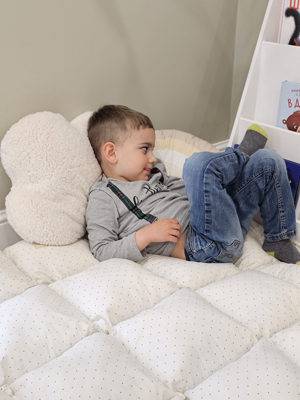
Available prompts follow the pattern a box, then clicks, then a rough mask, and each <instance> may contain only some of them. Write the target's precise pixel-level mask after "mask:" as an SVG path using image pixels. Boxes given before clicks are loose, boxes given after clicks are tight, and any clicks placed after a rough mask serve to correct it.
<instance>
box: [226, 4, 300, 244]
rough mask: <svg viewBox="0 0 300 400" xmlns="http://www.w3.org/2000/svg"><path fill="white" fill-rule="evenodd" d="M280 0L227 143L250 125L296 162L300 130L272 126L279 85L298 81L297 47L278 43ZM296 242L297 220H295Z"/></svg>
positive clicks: (270, 14)
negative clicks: (255, 125)
mask: <svg viewBox="0 0 300 400" xmlns="http://www.w3.org/2000/svg"><path fill="white" fill-rule="evenodd" d="M281 11H282V0H270V1H269V3H268V7H267V10H266V14H265V18H264V21H263V24H262V28H261V32H260V35H259V38H258V41H257V45H256V48H255V52H254V55H253V59H252V62H251V66H250V69H249V73H248V77H247V80H246V83H245V87H244V91H243V94H242V98H241V101H240V105H239V109H238V112H237V115H236V119H235V122H234V125H233V129H232V132H231V136H230V140H229V146H233V145H234V144H236V143H240V141H241V140H242V138H243V136H244V134H245V132H246V130H247V128H248V127H249V126H250V125H252V124H258V125H260V126H262V127H263V128H264V129H265V130H266V132H267V133H268V136H269V140H268V143H267V147H268V148H270V149H274V150H276V151H277V152H278V153H279V154H280V155H281V156H282V157H283V158H285V159H287V160H290V161H293V162H296V163H299V164H300V133H297V132H292V131H288V130H285V129H281V128H278V127H277V126H276V120H277V113H278V104H279V97H280V90H281V84H282V82H283V81H285V80H288V81H292V82H300V69H299V65H300V47H297V46H289V45H285V44H280V43H278V35H279V29H280V19H281ZM297 231H298V233H297V236H296V237H295V241H296V242H297V243H299V244H300V220H297Z"/></svg>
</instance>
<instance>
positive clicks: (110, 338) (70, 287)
mask: <svg viewBox="0 0 300 400" xmlns="http://www.w3.org/2000/svg"><path fill="white" fill-rule="evenodd" d="M262 240H263V234H262V231H261V227H260V226H259V225H257V224H255V223H253V225H252V227H251V230H250V232H249V234H248V236H247V239H246V244H245V250H244V253H243V255H242V257H241V258H240V259H239V260H238V262H237V263H236V264H235V265H234V264H201V263H198V264H197V263H193V262H187V261H183V260H177V259H172V258H167V257H161V256H150V257H148V258H147V259H146V260H144V261H143V262H142V263H140V264H136V263H133V262H131V261H126V260H120V259H112V260H109V261H105V262H102V263H98V262H97V260H96V259H95V258H94V257H93V256H92V255H91V253H90V251H89V248H88V244H87V242H86V241H84V240H80V241H79V242H77V243H75V244H73V245H70V246H63V247H41V248H37V247H36V246H34V245H32V244H28V243H26V242H24V241H22V242H19V243H17V244H15V245H13V246H11V247H9V248H7V249H6V250H5V251H4V252H3V253H2V252H0V273H1V275H0V301H1V303H0V324H1V329H0V360H1V364H0V381H1V383H0V385H1V390H0V400H3V399H5V400H10V399H14V400H25V399H30V400H35V399H40V400H47V399H53V400H60V399H62V400H67V399H72V400H76V399H83V400H86V399H92V400H96V399H101V400H110V399H111V400H119V399H120V400H138V399H141V400H147V399H149V400H150V399H151V400H160V399H164V400H167V399H168V400H181V399H182V400H183V399H189V400H200V399H205V400H210V399H220V400H224V399H231V400H232V399H239V400H244V399H263V400H266V399H272V400H276V399H280V400H282V399H284V400H287V399H292V400H296V399H299V398H300V266H297V265H287V264H284V263H281V262H278V261H277V260H275V259H274V258H272V257H270V256H268V255H267V254H266V253H264V252H263V251H262V250H261V242H262Z"/></svg>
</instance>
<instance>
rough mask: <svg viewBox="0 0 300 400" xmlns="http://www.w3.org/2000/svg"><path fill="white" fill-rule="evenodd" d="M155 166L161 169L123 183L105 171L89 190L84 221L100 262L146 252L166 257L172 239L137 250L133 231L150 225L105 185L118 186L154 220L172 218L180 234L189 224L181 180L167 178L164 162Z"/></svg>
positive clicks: (133, 257) (136, 257) (136, 256)
mask: <svg viewBox="0 0 300 400" xmlns="http://www.w3.org/2000/svg"><path fill="white" fill-rule="evenodd" d="M154 167H156V168H158V169H159V170H160V172H157V173H153V174H151V175H150V176H149V180H148V181H136V182H123V181H119V180H116V179H111V178H106V176H105V175H104V174H102V175H101V176H100V178H99V179H98V180H97V181H96V182H95V183H94V185H93V186H92V188H91V190H90V194H89V199H88V205H87V211H86V223H87V231H88V238H89V243H90V248H91V251H92V253H93V255H94V256H95V257H96V258H97V260H99V261H104V260H107V259H110V258H126V259H129V260H132V261H140V260H142V259H143V258H144V257H145V256H146V255H147V254H160V255H166V256H169V255H170V254H171V253H172V251H173V249H174V247H175V245H176V244H175V243H173V242H160V243H156V242H153V243H150V244H149V245H148V246H147V247H146V248H145V249H144V250H142V251H141V252H140V251H139V249H138V247H137V244H136V240H135V232H137V231H138V230H140V229H141V228H143V227H145V226H147V225H149V223H150V222H147V220H145V219H139V218H138V217H137V216H136V214H134V213H133V212H132V211H130V210H129V209H128V208H127V207H126V205H125V204H124V201H122V199H121V197H123V196H122V195H119V196H118V195H117V194H115V193H114V192H113V191H112V190H111V188H110V187H108V186H107V185H108V184H109V182H110V186H111V184H112V185H113V186H114V187H116V188H117V189H119V190H120V191H121V192H122V193H123V194H125V195H126V196H127V198H128V199H129V200H130V201H131V203H133V204H134V205H136V206H137V207H138V208H139V209H140V210H141V211H142V213H144V214H151V216H153V217H154V218H155V220H161V219H167V218H174V219H177V220H178V222H179V224H180V229H181V234H182V233H183V232H184V231H185V229H186V228H187V226H188V223H189V202H188V199H187V197H186V194H185V186H184V181H183V179H181V178H177V177H169V176H168V175H167V173H166V169H165V166H164V164H163V163H162V162H161V161H160V160H158V161H157V162H156V163H155V165H154Z"/></svg>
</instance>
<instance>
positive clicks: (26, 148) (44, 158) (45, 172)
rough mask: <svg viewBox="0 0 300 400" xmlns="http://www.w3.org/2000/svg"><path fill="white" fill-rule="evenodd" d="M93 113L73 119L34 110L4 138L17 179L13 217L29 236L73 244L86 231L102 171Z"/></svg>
mask: <svg viewBox="0 0 300 400" xmlns="http://www.w3.org/2000/svg"><path fill="white" fill-rule="evenodd" d="M89 115H90V113H85V115H84V117H85V118H84V121H85V122H84V123H83V122H82V121H83V119H82V118H80V119H79V120H76V119H75V120H73V121H72V123H70V122H68V121H67V120H66V119H65V118H64V117H63V116H61V115H60V114H54V113H51V112H38V113H36V114H31V115H28V116H26V117H24V118H22V119H21V120H20V121H19V122H17V123H16V124H15V125H13V126H12V127H11V129H10V130H9V131H8V132H7V133H6V135H5V137H4V139H3V140H2V143H1V161H2V164H3V167H4V169H5V171H6V173H7V175H8V176H9V178H10V179H11V182H12V188H11V191H10V193H9V194H8V196H7V197H6V213H7V220H8V222H9V223H10V224H11V226H12V227H13V228H14V230H15V231H16V232H17V233H18V234H19V235H20V236H21V238H22V239H24V240H26V241H27V242H30V243H33V242H35V243H38V244H43V245H67V244H71V243H74V242H75V241H77V240H78V239H80V238H81V237H82V236H83V235H84V233H85V209H86V203H87V196H88V193H89V189H90V187H91V185H92V184H93V183H94V181H95V180H96V179H97V178H98V176H99V175H100V173H101V171H100V166H99V164H98V162H97V160H96V158H95V156H94V153H93V150H92V148H91V145H90V143H89V140H88V138H87V134H86V122H87V120H88V116H89ZM84 124H85V125H84Z"/></svg>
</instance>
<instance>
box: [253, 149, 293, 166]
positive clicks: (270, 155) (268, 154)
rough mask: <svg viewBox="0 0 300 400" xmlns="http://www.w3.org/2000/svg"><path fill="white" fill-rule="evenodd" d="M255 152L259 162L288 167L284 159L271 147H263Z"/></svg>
mask: <svg viewBox="0 0 300 400" xmlns="http://www.w3.org/2000/svg"><path fill="white" fill-rule="evenodd" d="M255 154H257V155H256V157H257V158H258V160H257V162H261V163H264V164H266V165H268V166H269V167H270V168H272V167H273V168H274V169H275V170H276V169H281V168H284V169H285V168H286V167H285V162H284V159H283V158H282V157H281V156H280V155H279V154H278V153H277V152H276V151H275V150H270V149H261V150H258V151H257V152H256V153H255ZM253 156H254V154H253V155H252V157H253Z"/></svg>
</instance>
